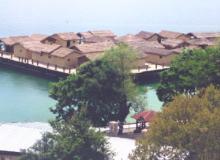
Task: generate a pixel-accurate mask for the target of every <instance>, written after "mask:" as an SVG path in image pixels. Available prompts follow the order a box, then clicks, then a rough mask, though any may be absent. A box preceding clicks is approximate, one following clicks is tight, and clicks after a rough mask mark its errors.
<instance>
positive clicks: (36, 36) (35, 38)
mask: <svg viewBox="0 0 220 160" xmlns="http://www.w3.org/2000/svg"><path fill="white" fill-rule="evenodd" d="M46 37H48V35H44V34H32V35H31V36H30V38H31V39H32V40H33V41H39V42H40V41H42V40H43V39H45V38H46Z"/></svg>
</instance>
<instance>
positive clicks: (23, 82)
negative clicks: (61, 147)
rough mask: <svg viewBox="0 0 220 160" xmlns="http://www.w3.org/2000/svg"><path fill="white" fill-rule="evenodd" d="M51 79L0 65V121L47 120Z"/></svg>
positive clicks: (49, 114)
mask: <svg viewBox="0 0 220 160" xmlns="http://www.w3.org/2000/svg"><path fill="white" fill-rule="evenodd" d="M49 82H50V81H49V80H47V79H44V78H40V77H35V76H32V75H28V74H26V73H21V72H18V71H14V70H11V69H7V68H4V67H0V90H1V91H0V122H33V121H40V122H46V121H48V120H49V119H50V118H52V117H53V115H52V113H50V111H49V108H50V107H52V106H54V104H55V101H54V100H52V99H51V98H49V96H48V84H49Z"/></svg>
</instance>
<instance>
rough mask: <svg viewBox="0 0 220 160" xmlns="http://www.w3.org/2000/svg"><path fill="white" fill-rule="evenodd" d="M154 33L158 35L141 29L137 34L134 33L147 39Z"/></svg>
mask: <svg viewBox="0 0 220 160" xmlns="http://www.w3.org/2000/svg"><path fill="white" fill-rule="evenodd" d="M155 35H157V36H160V35H158V34H157V33H153V32H146V31H141V32H139V33H138V34H136V36H137V37H140V38H143V39H145V40H148V39H150V38H151V37H153V36H155Z"/></svg>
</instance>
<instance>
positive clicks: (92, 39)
mask: <svg viewBox="0 0 220 160" xmlns="http://www.w3.org/2000/svg"><path fill="white" fill-rule="evenodd" d="M106 41H112V42H113V39H112V38H108V37H99V36H92V37H89V38H86V39H85V40H84V43H99V42H106Z"/></svg>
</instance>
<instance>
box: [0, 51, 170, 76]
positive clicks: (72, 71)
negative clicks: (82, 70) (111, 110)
mask: <svg viewBox="0 0 220 160" xmlns="http://www.w3.org/2000/svg"><path fill="white" fill-rule="evenodd" d="M0 57H1V58H4V59H9V60H12V61H15V62H19V63H23V64H29V65H33V66H36V67H40V68H44V69H47V70H51V71H56V72H60V73H65V74H76V68H70V69H67V68H61V67H58V66H55V65H50V64H48V65H47V64H44V63H40V62H36V61H33V60H31V59H22V58H18V57H15V56H13V55H12V54H11V53H7V52H4V51H0ZM145 66H146V68H139V69H132V70H131V73H133V74H139V73H144V72H151V71H161V70H164V69H168V68H169V66H162V65H157V64H152V63H145Z"/></svg>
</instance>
